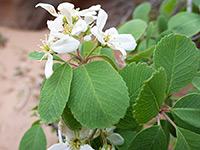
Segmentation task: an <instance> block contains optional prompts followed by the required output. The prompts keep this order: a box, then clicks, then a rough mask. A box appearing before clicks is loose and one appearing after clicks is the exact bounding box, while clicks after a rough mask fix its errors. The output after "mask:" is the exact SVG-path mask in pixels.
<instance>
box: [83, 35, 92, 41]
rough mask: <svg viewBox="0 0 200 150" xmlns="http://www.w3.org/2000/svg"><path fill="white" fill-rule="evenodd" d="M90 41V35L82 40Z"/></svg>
mask: <svg viewBox="0 0 200 150" xmlns="http://www.w3.org/2000/svg"><path fill="white" fill-rule="evenodd" d="M91 39H92V37H91V35H86V36H85V37H84V40H85V41H90V40H91Z"/></svg>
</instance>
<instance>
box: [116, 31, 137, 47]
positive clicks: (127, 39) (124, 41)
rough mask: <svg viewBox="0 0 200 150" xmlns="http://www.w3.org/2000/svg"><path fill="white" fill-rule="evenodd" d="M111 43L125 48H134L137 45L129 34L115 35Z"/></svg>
mask: <svg viewBox="0 0 200 150" xmlns="http://www.w3.org/2000/svg"><path fill="white" fill-rule="evenodd" d="M112 44H113V45H115V46H117V47H121V48H123V49H125V50H134V49H135V47H136V46H137V44H136V41H135V39H134V37H133V36H132V35H131V34H118V35H116V36H115V39H114V40H113V42H112Z"/></svg>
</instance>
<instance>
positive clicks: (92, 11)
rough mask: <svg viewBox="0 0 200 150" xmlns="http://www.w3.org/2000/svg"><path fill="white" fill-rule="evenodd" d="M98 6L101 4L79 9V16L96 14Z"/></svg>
mask: <svg viewBox="0 0 200 150" xmlns="http://www.w3.org/2000/svg"><path fill="white" fill-rule="evenodd" d="M100 8H101V5H95V6H91V7H90V8H88V9H84V10H81V11H79V15H80V16H93V15H96V14H97V12H96V11H99V10H100Z"/></svg>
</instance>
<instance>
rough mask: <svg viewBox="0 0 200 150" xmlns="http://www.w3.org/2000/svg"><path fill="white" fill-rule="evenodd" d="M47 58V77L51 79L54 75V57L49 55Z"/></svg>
mask: <svg viewBox="0 0 200 150" xmlns="http://www.w3.org/2000/svg"><path fill="white" fill-rule="evenodd" d="M47 56H48V59H47V62H46V65H45V76H46V78H47V79H49V78H50V77H51V75H52V74H53V56H52V55H51V54H47Z"/></svg>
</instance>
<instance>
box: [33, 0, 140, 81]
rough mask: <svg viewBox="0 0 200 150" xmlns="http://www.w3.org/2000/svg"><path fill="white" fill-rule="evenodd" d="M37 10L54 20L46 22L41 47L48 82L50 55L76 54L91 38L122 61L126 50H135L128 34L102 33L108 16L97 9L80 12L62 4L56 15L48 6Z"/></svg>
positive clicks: (134, 45) (110, 30)
mask: <svg viewBox="0 0 200 150" xmlns="http://www.w3.org/2000/svg"><path fill="white" fill-rule="evenodd" d="M36 7H42V8H44V9H45V10H47V11H48V12H49V13H50V14H51V15H53V16H54V17H56V18H55V19H54V20H48V21H47V26H48V28H49V30H50V33H49V37H48V38H47V37H46V38H45V40H43V41H42V43H43V45H42V46H41V48H42V52H43V53H45V55H44V57H47V63H46V66H45V76H46V78H47V79H48V78H50V76H51V75H52V74H53V69H52V66H53V54H63V53H70V52H73V51H76V50H77V49H78V48H79V45H80V43H81V42H83V41H92V39H94V38H92V36H94V37H95V38H96V39H97V40H98V45H99V46H102V47H110V48H112V49H114V50H120V51H121V53H122V54H123V56H124V57H126V51H125V50H134V49H135V47H136V41H135V39H134V38H133V36H132V35H131V34H118V31H117V30H116V28H114V27H112V28H110V29H108V30H106V31H105V32H103V28H104V26H105V24H106V21H107V19H108V15H107V13H106V12H105V11H104V10H103V9H102V8H101V6H100V5H95V6H91V7H90V8H88V9H84V10H79V9H75V8H74V5H73V4H71V3H68V2H65V3H61V4H60V5H59V6H58V8H57V9H58V12H57V11H56V10H55V8H54V7H53V6H52V5H50V4H45V3H39V4H37V5H36Z"/></svg>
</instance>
